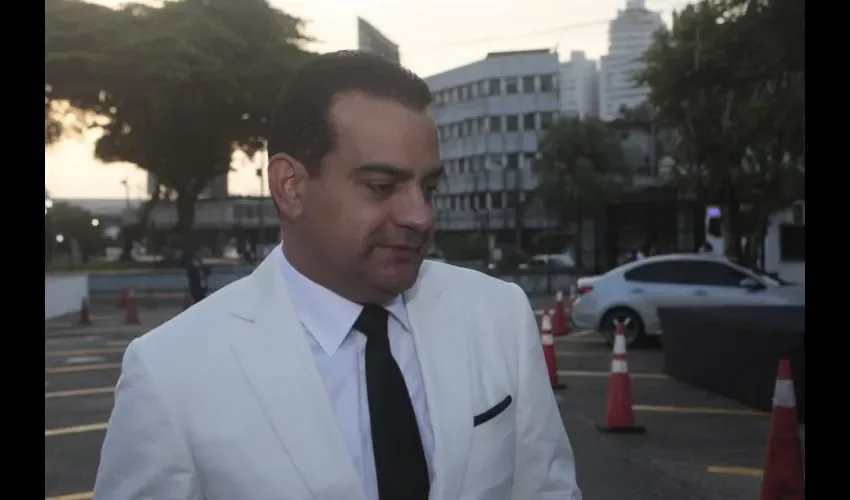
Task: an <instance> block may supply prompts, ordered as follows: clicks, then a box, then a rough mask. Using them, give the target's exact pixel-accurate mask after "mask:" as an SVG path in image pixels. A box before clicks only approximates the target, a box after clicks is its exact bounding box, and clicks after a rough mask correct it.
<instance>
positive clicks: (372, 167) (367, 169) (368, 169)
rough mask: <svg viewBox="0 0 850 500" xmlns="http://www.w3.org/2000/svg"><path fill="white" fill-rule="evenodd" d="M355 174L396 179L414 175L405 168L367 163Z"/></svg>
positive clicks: (357, 169) (356, 170)
mask: <svg viewBox="0 0 850 500" xmlns="http://www.w3.org/2000/svg"><path fill="white" fill-rule="evenodd" d="M354 173H355V174H384V175H390V176H392V177H396V178H405V177H408V178H409V177H412V176H413V174H412V173H411V172H410V171H409V170H407V169H404V168H401V167H396V166H395V165H390V164H387V163H366V164H364V165H360V166H359V167H357V168H356V169H354Z"/></svg>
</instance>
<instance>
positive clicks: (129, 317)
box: [124, 290, 139, 325]
mask: <svg viewBox="0 0 850 500" xmlns="http://www.w3.org/2000/svg"><path fill="white" fill-rule="evenodd" d="M126 307H127V314H126V315H124V324H127V325H138V324H139V311H138V308H137V307H136V294H135V293H134V292H133V291H132V290H130V291H129V292H127V306H126Z"/></svg>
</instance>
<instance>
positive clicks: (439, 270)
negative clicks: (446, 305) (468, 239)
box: [424, 261, 525, 301]
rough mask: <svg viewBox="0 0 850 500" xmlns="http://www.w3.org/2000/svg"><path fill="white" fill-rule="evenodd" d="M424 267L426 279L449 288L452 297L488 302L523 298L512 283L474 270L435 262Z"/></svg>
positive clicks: (520, 291) (518, 289)
mask: <svg viewBox="0 0 850 500" xmlns="http://www.w3.org/2000/svg"><path fill="white" fill-rule="evenodd" d="M426 266H427V267H426V269H425V270H424V272H425V273H427V274H426V275H431V276H428V277H429V278H433V279H434V281H435V282H439V283H440V284H441V285H442V286H445V287H447V288H449V289H450V291H451V295H453V296H466V297H469V298H472V297H486V298H487V299H488V300H489V301H492V300H516V299H517V298H524V297H525V293H524V292H523V291H522V289H521V288H519V287H518V286H517V285H515V284H514V283H510V282H508V281H504V280H502V279H499V278H495V277H493V276H490V275H489V274H486V273H483V272H481V271H478V270H475V269H470V268H466V267H460V266H455V265H452V264H448V263H446V262H437V261H426Z"/></svg>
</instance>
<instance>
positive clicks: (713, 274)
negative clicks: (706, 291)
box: [688, 262, 748, 287]
mask: <svg viewBox="0 0 850 500" xmlns="http://www.w3.org/2000/svg"><path fill="white" fill-rule="evenodd" d="M689 264H690V270H689V276H688V278H689V281H690V284H693V285H700V286H724V287H738V286H740V285H741V281H743V280H744V279H745V278H747V277H748V276H747V275H746V274H744V273H743V272H741V271H739V270H737V269H735V268H734V267H732V266H729V265H727V264H724V263H722V262H690V263H689Z"/></svg>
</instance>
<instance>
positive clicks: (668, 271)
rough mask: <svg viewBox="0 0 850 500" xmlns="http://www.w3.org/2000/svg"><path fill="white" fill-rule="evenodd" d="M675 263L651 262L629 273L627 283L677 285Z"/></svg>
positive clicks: (626, 275) (626, 276)
mask: <svg viewBox="0 0 850 500" xmlns="http://www.w3.org/2000/svg"><path fill="white" fill-rule="evenodd" d="M675 264H676V263H675V262H651V263H647V264H643V265H640V266H638V267H635V268H634V269H632V270H630V271H627V272H626V274H625V275H624V277H625V278H626V281H632V282H636V283H659V284H663V283H676V282H677V278H676V266H675Z"/></svg>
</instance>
